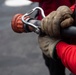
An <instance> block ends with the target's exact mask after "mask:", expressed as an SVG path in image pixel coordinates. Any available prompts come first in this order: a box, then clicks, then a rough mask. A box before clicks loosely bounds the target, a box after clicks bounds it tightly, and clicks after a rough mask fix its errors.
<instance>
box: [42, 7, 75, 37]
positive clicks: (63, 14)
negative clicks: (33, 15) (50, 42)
mask: <svg viewBox="0 0 76 75" xmlns="http://www.w3.org/2000/svg"><path fill="white" fill-rule="evenodd" d="M72 13H73V12H72V11H71V9H70V8H69V7H67V6H60V7H59V8H58V9H57V10H56V11H53V12H51V13H50V14H49V15H48V16H46V17H45V18H43V19H42V21H41V30H42V31H43V32H45V33H46V34H47V35H50V36H60V28H66V27H69V26H71V25H72V23H73V21H74V20H73V18H72V17H71V15H72Z"/></svg>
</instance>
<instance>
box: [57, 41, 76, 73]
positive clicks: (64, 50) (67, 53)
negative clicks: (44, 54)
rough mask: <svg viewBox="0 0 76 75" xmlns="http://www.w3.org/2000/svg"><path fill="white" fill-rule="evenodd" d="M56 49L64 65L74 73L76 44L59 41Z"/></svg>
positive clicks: (75, 70)
mask: <svg viewBox="0 0 76 75" xmlns="http://www.w3.org/2000/svg"><path fill="white" fill-rule="evenodd" d="M56 51H57V55H58V57H59V58H60V59H61V61H62V63H63V64H64V66H65V67H67V68H68V69H70V70H71V71H72V72H73V73H75V74H76V46H75V45H69V44H67V43H65V42H59V43H58V44H57V45H56Z"/></svg>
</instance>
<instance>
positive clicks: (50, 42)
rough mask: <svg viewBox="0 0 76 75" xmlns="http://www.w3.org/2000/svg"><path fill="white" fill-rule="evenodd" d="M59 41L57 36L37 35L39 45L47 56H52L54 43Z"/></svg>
mask: <svg viewBox="0 0 76 75" xmlns="http://www.w3.org/2000/svg"><path fill="white" fill-rule="evenodd" d="M59 41H60V39H58V38H53V37H50V36H48V35H42V36H41V35H40V36H39V37H38V42H39V47H40V49H41V50H42V52H43V53H44V54H45V55H46V56H47V57H51V58H54V50H55V45H56V44H57V43H58V42H59Z"/></svg>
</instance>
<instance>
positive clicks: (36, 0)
mask: <svg viewBox="0 0 76 75" xmlns="http://www.w3.org/2000/svg"><path fill="white" fill-rule="evenodd" d="M30 1H32V2H40V0H30Z"/></svg>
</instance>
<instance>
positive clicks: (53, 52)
mask: <svg viewBox="0 0 76 75" xmlns="http://www.w3.org/2000/svg"><path fill="white" fill-rule="evenodd" d="M59 41H61V40H56V41H55V42H54V43H52V44H49V49H48V50H49V53H50V57H51V58H52V59H56V58H57V54H56V48H55V47H56V44H57V43H58V42H59Z"/></svg>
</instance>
